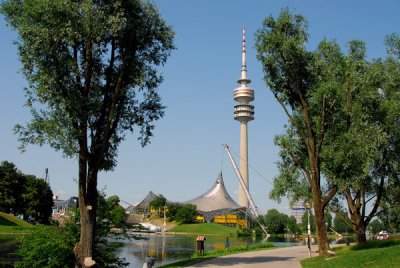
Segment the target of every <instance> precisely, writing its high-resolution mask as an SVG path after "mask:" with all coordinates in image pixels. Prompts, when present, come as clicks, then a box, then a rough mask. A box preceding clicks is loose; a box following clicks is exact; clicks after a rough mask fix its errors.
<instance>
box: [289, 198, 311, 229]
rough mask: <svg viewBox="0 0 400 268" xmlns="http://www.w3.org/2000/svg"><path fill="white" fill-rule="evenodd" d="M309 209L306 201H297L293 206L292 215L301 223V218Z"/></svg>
mask: <svg viewBox="0 0 400 268" xmlns="http://www.w3.org/2000/svg"><path fill="white" fill-rule="evenodd" d="M306 211H307V209H306V207H305V206H304V201H297V202H296V203H295V204H294V205H293V207H292V213H291V214H292V216H293V217H295V218H296V223H298V224H299V223H301V219H302V218H303V216H304V214H305V213H306Z"/></svg>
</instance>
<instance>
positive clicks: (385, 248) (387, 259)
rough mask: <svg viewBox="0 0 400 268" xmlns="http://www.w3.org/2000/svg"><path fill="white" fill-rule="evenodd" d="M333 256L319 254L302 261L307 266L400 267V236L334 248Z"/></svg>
mask: <svg viewBox="0 0 400 268" xmlns="http://www.w3.org/2000/svg"><path fill="white" fill-rule="evenodd" d="M334 251H335V252H336V255H335V256H333V257H324V256H319V257H315V258H312V259H305V260H303V261H302V262H301V264H302V266H303V267H305V268H317V267H324V268H335V267H340V268H347V267H365V268H367V267H368V268H370V267H376V268H381V267H384V268H391V267H400V254H399V252H400V238H398V237H397V238H391V239H388V240H382V241H372V242H368V243H366V244H365V245H356V246H352V247H340V248H336V249H334Z"/></svg>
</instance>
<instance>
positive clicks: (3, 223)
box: [0, 212, 33, 235]
mask: <svg viewBox="0 0 400 268" xmlns="http://www.w3.org/2000/svg"><path fill="white" fill-rule="evenodd" d="M32 227H33V225H32V224H30V223H28V222H26V221H23V220H21V219H20V218H18V217H15V216H13V215H10V214H7V213H4V212H0V235H1V233H26V232H28V231H29V229H31V228H32Z"/></svg>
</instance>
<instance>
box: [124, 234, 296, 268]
mask: <svg viewBox="0 0 400 268" xmlns="http://www.w3.org/2000/svg"><path fill="white" fill-rule="evenodd" d="M143 238H145V239H140V240H136V239H132V240H123V243H124V246H123V247H121V248H120V249H119V256H120V257H123V258H125V259H126V261H127V262H129V263H130V265H129V266H128V267H130V268H137V267H142V265H143V263H144V260H145V259H146V257H147V256H152V257H154V258H155V259H156V263H155V267H158V266H161V265H165V264H168V263H172V262H175V261H178V260H182V259H185V258H189V257H190V256H192V255H193V254H194V253H195V251H196V236H182V235H161V234H146V235H144V236H143ZM119 241H120V240H119ZM229 241H230V247H238V246H242V245H254V244H258V243H261V242H272V243H273V244H274V245H275V246H293V245H300V244H301V243H299V242H297V241H295V240H293V239H286V238H283V237H270V238H268V239H264V240H263V238H254V237H229ZM120 242H121V241H120ZM225 242H226V236H218V235H210V236H206V241H205V242H204V247H205V250H218V249H223V248H225Z"/></svg>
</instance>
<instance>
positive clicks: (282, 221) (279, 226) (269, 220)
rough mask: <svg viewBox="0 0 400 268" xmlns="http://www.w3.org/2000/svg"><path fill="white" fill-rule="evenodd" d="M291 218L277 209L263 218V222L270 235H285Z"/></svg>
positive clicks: (270, 211) (268, 212)
mask: <svg viewBox="0 0 400 268" xmlns="http://www.w3.org/2000/svg"><path fill="white" fill-rule="evenodd" d="M288 220H289V217H288V215H286V214H284V213H280V212H279V211H278V210H276V209H270V210H268V211H267V214H265V215H264V216H263V217H262V222H263V223H264V225H265V227H266V229H267V232H268V233H270V234H283V233H285V228H286V226H287V223H288Z"/></svg>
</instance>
